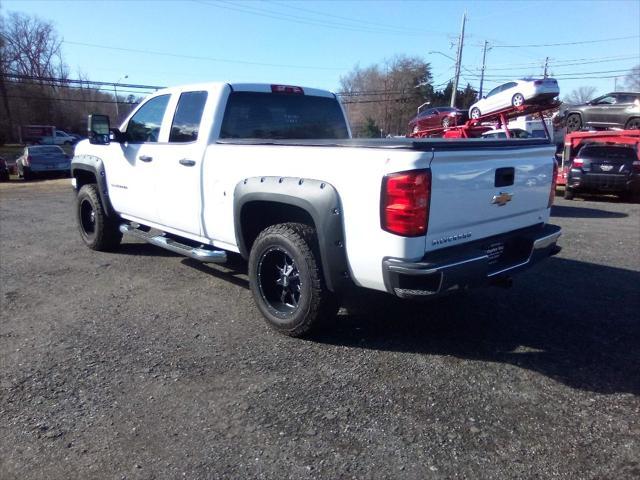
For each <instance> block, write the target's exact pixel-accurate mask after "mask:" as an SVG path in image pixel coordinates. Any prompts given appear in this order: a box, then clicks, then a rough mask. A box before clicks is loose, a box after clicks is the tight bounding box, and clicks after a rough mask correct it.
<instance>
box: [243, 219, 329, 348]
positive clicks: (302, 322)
mask: <svg viewBox="0 0 640 480" xmlns="http://www.w3.org/2000/svg"><path fill="white" fill-rule="evenodd" d="M249 282H250V285H251V292H252V293H253V298H254V300H255V302H256V304H257V305H258V308H259V309H260V312H261V313H262V315H263V316H264V317H265V319H266V320H267V323H268V324H269V325H270V326H271V327H273V328H275V329H276V330H278V331H279V332H281V333H284V334H285V335H289V336H291V337H300V336H303V335H305V334H307V333H309V332H310V331H311V330H312V329H313V328H315V327H317V326H318V324H320V323H321V322H322V320H325V319H328V318H330V317H332V316H335V314H336V313H337V310H338V303H337V301H336V299H335V296H334V295H333V294H332V293H331V292H330V291H329V290H327V288H326V285H325V282H324V278H323V276H322V269H321V266H320V255H319V254H318V249H317V240H316V232H315V230H314V229H313V228H312V227H310V226H308V225H303V224H300V223H282V224H278V225H272V226H270V227H268V228H266V229H265V230H263V231H262V232H261V233H260V235H258V238H257V239H256V241H255V242H254V244H253V247H252V248H251V254H250V255H249Z"/></svg>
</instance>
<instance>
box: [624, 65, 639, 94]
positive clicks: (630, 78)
mask: <svg viewBox="0 0 640 480" xmlns="http://www.w3.org/2000/svg"><path fill="white" fill-rule="evenodd" d="M624 80H625V82H624V84H625V86H626V87H627V88H628V89H629V90H633V91H635V92H638V91H640V65H636V66H635V67H633V68H632V69H631V71H630V72H629V73H628V74H627V76H626V77H625V78H624Z"/></svg>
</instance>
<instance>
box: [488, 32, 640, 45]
mask: <svg viewBox="0 0 640 480" xmlns="http://www.w3.org/2000/svg"><path fill="white" fill-rule="evenodd" d="M632 38H640V35H630V36H628V37H613V38H602V39H600V40H582V41H579V42H564V43H539V44H531V45H493V48H538V47H563V46H567V45H585V44H588V43H603V42H615V41H618V40H630V39H632Z"/></svg>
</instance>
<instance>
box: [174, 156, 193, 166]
mask: <svg viewBox="0 0 640 480" xmlns="http://www.w3.org/2000/svg"><path fill="white" fill-rule="evenodd" d="M178 163H180V165H184V166H185V167H193V166H194V165H195V164H196V161H195V160H188V159H186V158H183V159H182V160H179V161H178Z"/></svg>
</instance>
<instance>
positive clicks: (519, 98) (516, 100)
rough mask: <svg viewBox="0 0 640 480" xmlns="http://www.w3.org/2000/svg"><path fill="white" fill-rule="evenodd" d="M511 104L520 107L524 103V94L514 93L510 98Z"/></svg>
mask: <svg viewBox="0 0 640 480" xmlns="http://www.w3.org/2000/svg"><path fill="white" fill-rule="evenodd" d="M511 105H513V106H514V107H521V106H522V105H524V95H522V94H521V93H516V94H515V95H514V96H513V97H512V98H511Z"/></svg>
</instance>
